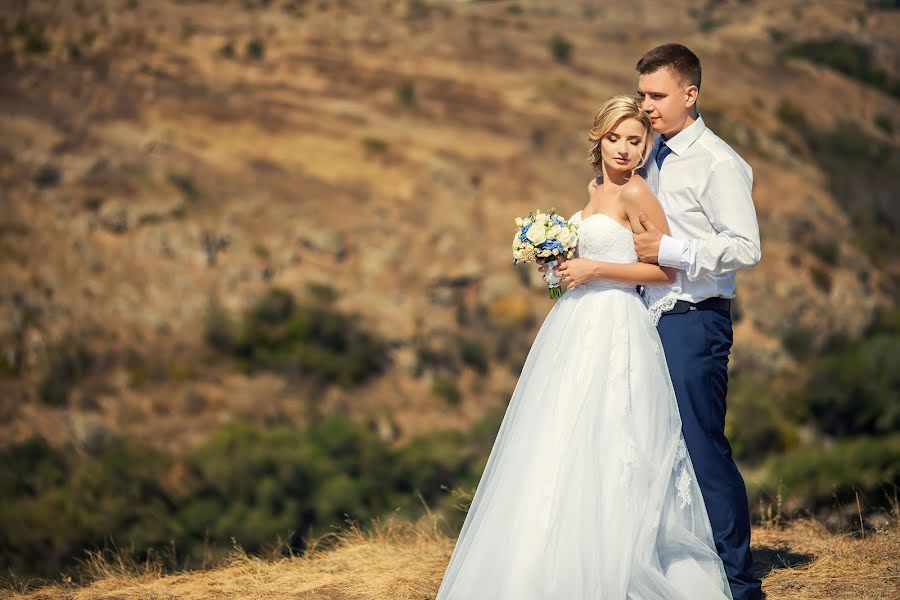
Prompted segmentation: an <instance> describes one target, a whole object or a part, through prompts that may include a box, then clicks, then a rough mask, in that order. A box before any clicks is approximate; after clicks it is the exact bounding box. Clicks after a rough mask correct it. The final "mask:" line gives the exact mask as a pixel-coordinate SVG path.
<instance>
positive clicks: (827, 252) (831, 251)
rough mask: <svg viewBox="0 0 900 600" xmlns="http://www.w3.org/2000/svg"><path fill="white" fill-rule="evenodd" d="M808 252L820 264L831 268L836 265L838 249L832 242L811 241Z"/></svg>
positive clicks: (822, 240)
mask: <svg viewBox="0 0 900 600" xmlns="http://www.w3.org/2000/svg"><path fill="white" fill-rule="evenodd" d="M809 250H810V252H812V253H813V254H814V255H815V256H816V257H817V258H818V259H819V260H821V261H822V262H824V263H827V264H829V265H831V266H834V265H836V264H837V261H838V254H839V253H840V249H839V248H838V244H837V242H835V241H834V240H826V239H816V240H813V241H812V242H811V243H810V245H809Z"/></svg>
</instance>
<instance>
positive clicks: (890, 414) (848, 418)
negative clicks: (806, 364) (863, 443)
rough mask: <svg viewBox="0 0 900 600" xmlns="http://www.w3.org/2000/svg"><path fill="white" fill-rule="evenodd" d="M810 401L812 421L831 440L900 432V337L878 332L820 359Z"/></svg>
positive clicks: (810, 387) (809, 389)
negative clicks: (838, 437)
mask: <svg viewBox="0 0 900 600" xmlns="http://www.w3.org/2000/svg"><path fill="white" fill-rule="evenodd" d="M806 398H807V399H806V401H807V403H808V405H809V410H810V416H811V419H812V421H813V422H814V423H815V424H816V425H817V426H818V427H819V428H820V429H821V430H822V431H824V432H825V433H828V434H830V435H838V436H855V435H865V434H870V435H887V434H890V433H892V432H895V431H898V430H900V335H897V334H891V333H879V334H876V335H874V336H873V337H869V338H865V339H863V340H861V341H859V342H857V343H855V344H853V345H852V346H850V347H849V348H847V349H846V350H844V351H842V352H840V353H837V354H834V355H830V356H825V357H823V358H821V359H820V360H819V361H817V362H816V363H814V365H813V376H812V377H811V378H810V382H809V385H808V387H807V389H806Z"/></svg>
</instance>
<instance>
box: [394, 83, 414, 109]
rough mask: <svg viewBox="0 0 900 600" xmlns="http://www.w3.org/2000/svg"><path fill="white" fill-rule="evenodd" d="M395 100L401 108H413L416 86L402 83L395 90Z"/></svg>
mask: <svg viewBox="0 0 900 600" xmlns="http://www.w3.org/2000/svg"><path fill="white" fill-rule="evenodd" d="M397 100H398V101H399V102H400V104H402V105H403V106H415V104H416V86H415V85H414V84H413V82H411V81H404V82H403V83H401V84H400V86H399V87H398V88H397Z"/></svg>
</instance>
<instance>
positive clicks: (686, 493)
mask: <svg viewBox="0 0 900 600" xmlns="http://www.w3.org/2000/svg"><path fill="white" fill-rule="evenodd" d="M687 455H688V451H687V444H685V443H684V437H681V438H680V439H679V440H678V448H677V449H676V450H675V462H674V464H673V465H672V470H673V471H677V470H678V467H679V466H680V467H681V472H680V473H679V474H678V478H677V479H676V480H675V490H676V491H677V493H678V500H679V501H680V504H679V507H680V508H685V507H687V506H690V504H691V502H692V499H691V482H692V481H693V479H692V478H691V475H690V473H688V470H687V461H685V459H686V458H687Z"/></svg>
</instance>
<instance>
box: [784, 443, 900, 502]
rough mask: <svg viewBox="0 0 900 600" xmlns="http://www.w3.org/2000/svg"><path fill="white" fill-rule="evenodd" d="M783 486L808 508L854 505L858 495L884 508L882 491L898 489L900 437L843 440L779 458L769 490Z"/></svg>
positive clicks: (789, 495) (791, 495)
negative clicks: (836, 504)
mask: <svg viewBox="0 0 900 600" xmlns="http://www.w3.org/2000/svg"><path fill="white" fill-rule="evenodd" d="M779 484H780V485H782V486H783V489H784V491H785V493H786V494H787V496H788V497H789V498H792V499H794V500H796V501H797V502H800V503H802V504H803V505H804V506H807V507H809V508H810V509H815V508H821V507H830V506H834V503H835V501H837V502H839V503H841V502H851V501H854V500H855V494H856V492H859V493H860V494H861V495H863V497H865V498H868V499H869V500H870V501H871V502H873V503H879V504H881V503H884V502H885V499H884V495H883V494H884V491H885V489H890V488H891V486H897V485H900V434H894V435H891V436H887V437H883V438H855V439H847V440H840V441H837V442H835V443H834V445H832V446H829V447H822V446H821V445H819V446H816V447H811V448H805V449H803V450H798V451H795V452H792V453H790V454H788V455H786V456H783V457H779V458H777V459H775V460H773V461H772V462H771V464H770V465H769V468H768V475H767V487H768V488H769V489H773V490H774V489H778V487H779Z"/></svg>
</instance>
